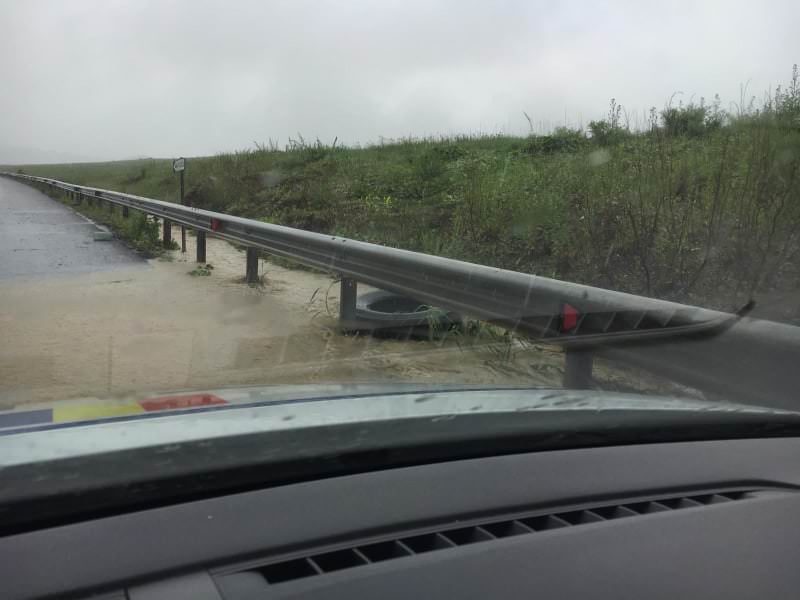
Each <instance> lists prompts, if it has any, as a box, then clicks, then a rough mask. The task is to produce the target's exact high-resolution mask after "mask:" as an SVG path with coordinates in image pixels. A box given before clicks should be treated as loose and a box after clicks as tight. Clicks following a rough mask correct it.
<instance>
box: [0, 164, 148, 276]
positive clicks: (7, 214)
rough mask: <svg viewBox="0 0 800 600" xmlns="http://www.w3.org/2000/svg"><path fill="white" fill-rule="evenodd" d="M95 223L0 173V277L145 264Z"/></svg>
mask: <svg viewBox="0 0 800 600" xmlns="http://www.w3.org/2000/svg"><path fill="white" fill-rule="evenodd" d="M96 231H97V227H96V226H95V225H94V224H93V223H92V222H90V221H88V220H87V219H85V218H84V217H82V216H81V215H79V214H77V213H74V212H73V211H71V210H70V209H69V208H67V207H66V206H64V205H62V204H61V203H59V202H56V201H55V200H52V199H51V198H48V197H47V196H45V195H44V194H42V193H41V192H39V191H38V190H35V189H33V188H32V187H30V186H27V185H25V184H23V183H19V182H17V181H14V180H11V179H8V178H6V177H0V280H3V279H10V278H14V277H25V276H49V275H59V274H68V273H87V272H93V271H102V270H107V269H113V268H116V267H121V266H134V265H137V264H139V265H146V264H147V263H146V262H145V261H144V260H142V259H141V258H140V257H139V256H137V255H136V254H135V253H134V252H132V251H131V250H129V249H128V248H127V247H125V246H124V245H123V244H121V243H119V242H117V241H107V242H95V241H94V239H93V234H94V233H95V232H96Z"/></svg>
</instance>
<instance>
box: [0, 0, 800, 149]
mask: <svg viewBox="0 0 800 600" xmlns="http://www.w3.org/2000/svg"><path fill="white" fill-rule="evenodd" d="M798 23H800V1H798V0H775V1H766V2H760V3H756V2H753V1H752V0H747V1H738V0H720V1H707V2H704V1H703V0H693V1H687V2H684V1H672V0H660V1H657V2H650V1H649V0H632V1H613V2H612V1H609V2H578V1H561V0H551V1H549V2H540V1H538V0H513V1H512V0H509V1H501V0H492V1H488V0H487V1H485V2H473V1H470V0H442V1H437V0H423V1H416V0H397V1H394V0H386V1H380V0H372V1H356V0H351V1H328V2H323V1H321V0H320V1H317V2H310V1H301V0H287V1H285V2H279V1H266V0H258V1H252V2H249V1H248V2H240V1H236V0H228V1H202V0H176V1H168V0H158V1H145V0H128V1H121V0H70V1H66V0H19V1H13V0H0V150H2V149H3V148H5V153H6V154H8V152H19V153H20V155H21V154H22V152H23V150H19V149H28V150H30V149H35V150H37V151H40V152H41V151H46V152H47V153H62V154H61V156H74V157H82V158H87V159H119V158H129V157H134V156H161V157H170V156H177V155H187V156H192V155H203V154H213V153H215V152H219V151H225V150H235V149H241V148H245V147H253V142H254V141H258V142H266V141H267V140H268V139H269V138H272V139H273V140H278V141H279V142H280V144H281V145H283V144H285V143H286V142H287V140H288V138H289V137H290V136H291V137H296V134H297V132H300V133H302V135H303V136H304V137H305V138H306V139H314V138H315V137H319V138H320V139H321V140H322V141H324V142H326V143H330V142H332V141H333V139H334V138H335V137H338V138H339V140H340V141H344V142H346V143H349V144H353V143H362V144H365V143H370V142H375V141H377V140H379V138H380V137H381V136H383V137H384V138H396V137H399V136H407V135H414V136H424V135H432V134H434V135H435V134H455V133H476V132H483V133H495V132H505V133H525V132H526V131H527V129H528V123H527V121H526V120H525V117H524V115H523V111H525V112H527V113H528V114H529V115H530V116H531V118H532V119H533V120H534V122H535V125H536V127H537V128H539V127H544V128H547V127H551V126H553V125H559V124H563V122H564V120H565V119H566V121H567V123H569V124H570V125H575V126H577V125H580V124H582V123H583V124H586V123H587V122H588V121H589V120H590V119H593V118H598V117H602V116H603V114H604V113H605V112H606V110H607V106H608V101H609V99H610V98H611V97H615V98H617V100H618V101H619V102H621V103H622V104H623V105H624V106H625V107H627V108H628V109H629V110H630V112H631V114H638V115H641V114H642V112H643V111H646V110H647V108H649V107H650V106H653V105H655V106H658V107H663V105H664V104H665V103H666V102H667V101H668V100H669V98H670V96H671V95H672V94H673V93H674V92H683V95H682V96H678V97H677V98H683V99H684V100H688V99H689V98H691V97H692V95H694V97H695V99H698V98H699V97H700V96H705V97H706V98H711V97H712V96H713V95H714V94H715V93H719V94H720V95H721V96H722V98H723V100H724V101H725V103H726V106H727V103H728V102H729V101H738V100H739V96H740V85H741V84H743V83H746V82H748V81H749V90H750V92H751V93H755V94H758V95H759V96H761V94H762V92H763V91H764V90H766V89H767V88H769V87H770V86H774V85H775V84H778V83H781V82H784V83H785V82H786V81H787V80H788V79H789V76H790V73H791V67H792V64H793V63H794V62H798V61H800V36H799V35H798ZM9 149H12V150H9ZM28 150H26V151H28ZM2 159H3V158H2V157H0V160H2ZM5 160H9V159H8V158H6V159H5Z"/></svg>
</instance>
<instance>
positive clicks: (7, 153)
mask: <svg viewBox="0 0 800 600" xmlns="http://www.w3.org/2000/svg"><path fill="white" fill-rule="evenodd" d="M92 160H93V159H92V157H88V156H82V155H80V154H72V153H70V152H58V151H55V150H42V149H41V148H30V147H21V146H0V165H43V164H54V163H74V162H91V161H92Z"/></svg>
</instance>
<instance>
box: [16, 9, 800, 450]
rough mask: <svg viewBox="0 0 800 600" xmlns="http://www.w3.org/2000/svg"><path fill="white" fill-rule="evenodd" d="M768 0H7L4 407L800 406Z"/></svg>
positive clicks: (337, 411) (783, 140)
mask: <svg viewBox="0 0 800 600" xmlns="http://www.w3.org/2000/svg"><path fill="white" fill-rule="evenodd" d="M770 6H771V7H770V8H769V9H768V10H757V11H754V10H753V7H752V6H751V5H750V4H746V3H742V2H734V3H730V2H725V3H701V4H697V3H692V4H690V3H684V2H680V3H677V4H675V3H670V4H668V5H664V3H654V2H639V3H635V4H631V3H628V2H604V3H595V4H591V5H589V4H583V3H574V2H566V3H555V4H554V3H542V2H500V3H494V2H492V3H488V2H487V3H464V2H451V1H441V2H401V3H398V2H381V3H366V2H357V1H352V2H349V1H345V2H330V3H312V2H291V3H286V2H238V1H237V2H228V3H223V2H203V3H197V2H188V1H182V0H179V1H176V2H170V3H166V4H164V3H152V2H113V3H109V2H105V1H99V0H98V1H95V0H81V1H79V2H69V3H64V2H57V1H44V2H28V3H21V2H11V1H3V0H0V81H2V88H3V93H2V94H0V165H2V166H0V171H1V172H2V173H3V176H2V177H0V258H2V260H0V332H2V334H1V335H0V339H2V346H1V347H0V432H2V431H4V430H9V431H11V430H13V431H15V432H20V431H27V430H29V429H30V430H33V429H35V430H39V429H41V428H42V427H45V428H49V427H51V426H56V425H68V424H83V425H87V426H88V425H89V424H92V425H102V424H103V423H104V422H106V420H109V422H113V423H116V427H120V425H119V424H120V423H123V424H127V425H125V426H124V427H123V430H124V428H125V427H128V426H130V427H133V426H134V425H133V424H135V423H143V422H144V421H145V417H147V416H148V415H153V414H158V415H167V414H170V415H172V414H182V415H187V414H191V415H194V417H193V418H197V419H202V418H203V415H207V416H208V418H209V419H210V420H208V421H204V423H206V424H207V425H208V427H207V428H206V429H203V431H205V432H206V433H205V435H207V436H211V437H213V436H214V435H215V432H216V434H217V435H222V434H223V433H224V434H225V435H233V433H236V432H240V430H239V429H236V428H234V429H229V428H226V427H224V426H223V425H222V424H221V423H220V422H219V421H218V420H213V419H211V417H210V415H212V414H217V415H218V414H221V413H220V410H222V409H223V408H226V407H230V406H234V405H236V406H238V405H248V406H253V405H258V406H262V407H263V406H270V405H271V404H270V403H273V404H274V403H281V402H284V403H286V402H292V403H294V404H291V406H298V407H299V406H301V405H302V406H310V403H308V402H306V403H305V404H303V402H302V401H303V400H304V399H305V400H308V399H309V398H311V397H313V398H317V399H319V398H324V399H327V401H329V404H330V405H329V406H328V405H326V408H325V409H324V410H322V409H320V411H319V412H318V413H313V415H312V416H309V415H310V414H311V413H303V414H302V415H301V414H300V413H299V412H295V411H294V409H292V410H290V411H289V412H286V413H284V412H280V413H278V412H272V413H270V415H271V416H270V417H269V418H266V417H265V418H266V420H265V421H264V423H266V422H269V423H272V425H271V427H273V428H274V429H285V428H287V427H296V428H299V427H301V426H310V424H314V425H315V426H316V425H321V424H343V423H350V422H352V421H353V419H354V416H353V415H354V414H355V415H360V416H358V419H356V420H369V419H378V416H376V413H374V412H372V411H370V410H366V409H361V408H354V407H353V405H350V404H347V403H346V402H340V403H338V404H337V400H336V399H341V398H350V399H352V398H363V397H369V396H376V395H379V396H382V397H386V396H387V395H391V394H400V393H403V394H405V393H410V392H412V391H413V392H414V393H419V394H421V396H420V397H421V398H423V400H420V401H419V402H410V403H409V404H408V407H406V408H407V410H405V409H404V411H401V413H393V412H391V411H389V412H381V411H378V413H380V419H381V420H387V419H388V420H390V421H391V419H398V420H399V419H401V418H406V417H409V418H410V417H414V416H415V415H416V416H426V417H434V416H435V415H436V414H445V415H447V414H454V413H459V414H460V413H462V412H464V413H466V412H469V411H470V410H474V412H475V413H481V414H482V413H483V412H485V411H486V410H487V409H496V410H497V411H501V412H502V411H515V410H523V409H524V410H529V409H530V410H533V409H535V408H536V407H538V408H539V409H545V408H547V409H548V410H553V409H555V408H558V404H557V403H556V404H555V405H554V404H553V403H552V400H553V398H552V397H551V398H550V401H548V400H547V397H545V398H541V397H540V396H536V398H538V400H537V401H536V402H533V401H525V400H523V399H521V398H522V396H520V397H515V399H509V398H508V397H506V396H503V398H504V400H503V401H502V402H501V401H500V400H498V399H497V398H496V396H493V395H492V393H495V392H492V393H488V392H486V395H485V397H483V399H480V398H476V397H475V396H474V395H472V394H474V393H479V392H481V390H484V391H486V390H495V391H496V390H502V389H505V390H509V389H513V390H538V391H537V393H538V394H540V395H544V396H546V392H544V391H542V390H550V391H553V390H555V391H559V392H561V391H564V390H567V391H569V392H579V393H580V395H579V396H570V397H569V400H568V401H569V403H571V404H570V408H571V409H575V408H578V409H580V408H581V407H584V408H586V407H591V409H592V410H595V409H597V406H598V405H597V404H596V403H597V402H601V401H602V402H611V404H610V405H609V404H604V405H603V406H606V407H608V406H612V405H613V407H615V408H614V410H618V409H619V410H622V408H620V407H624V409H625V410H628V409H630V408H631V407H633V406H639V407H645V408H646V407H648V406H649V407H655V406H658V407H661V408H663V407H665V406H666V407H668V408H669V407H672V408H675V406H676V405H674V404H670V403H669V402H673V401H675V399H678V400H684V401H688V404H683V405H681V406H683V407H686V406H690V407H695V408H696V407H697V406H698V405H697V404H695V403H701V405H702V403H708V404H707V405H703V406H715V407H719V406H721V405H735V406H750V407H766V408H772V409H784V410H795V409H796V408H797V403H796V401H795V396H796V389H797V386H798V383H800V381H799V380H798V377H797V368H796V365H797V358H798V355H800V329H798V326H800V304H799V303H798V301H797V299H798V282H799V281H800V278H799V277H800V72H798V67H797V64H795V63H796V62H797V60H798V56H797V42H796V23H797V22H798V19H800V8H798V4H797V3H796V2H789V1H776V2H774V3H770ZM309 386H313V387H309ZM454 390H469V391H470V393H469V394H466V393H464V394H463V395H461V396H458V398H462V400H460V404H459V401H457V400H454V397H453V396H452V395H448V396H447V401H446V402H444V401H441V402H435V403H434V404H431V405H426V404H425V397H426V396H425V395H426V394H432V395H433V396H436V395H437V394H445V393H447V394H452V392H453V391H454ZM532 397H533V396H528V398H529V399H530V398H532ZM493 398H495V400H494V402H495V404H492V402H493V400H492V399H493ZM623 398H624V402H623ZM667 398H669V399H672V400H670V401H669V402H667V401H666V400H665V399H667ZM609 399H611V400H609ZM576 402H577V403H578V404H577V405H576V404H575V403H576ZM580 402H585V404H580ZM593 403H594V404H593ZM404 406H405V405H404ZM348 407H349V408H348ZM415 407H416V408H415ZM423 407H425V408H423ZM432 407H433V408H432ZM474 407H477V408H474ZM531 407H533V408H531ZM281 410H283V409H281ZM297 410H298V411H299V410H300V409H299V408H298V409H297ZM307 410H312V409H311V408H307ZM313 410H317V409H313ZM597 410H599V409H597ZM687 410H688V409H687ZM693 410H694V408H693ZM697 410H698V411H699V410H700V409H697ZM415 411H416V412H415ZM226 414H227V413H226ZM312 417H313V418H312ZM620 418H621V417H620ZM568 422H569V421H559V422H558V423H559V424H558V425H554V426H556V427H564V425H563V423H568ZM262 425H263V423H262ZM154 427H155V426H154ZM37 428H38V429H37ZM217 428H218V429H217ZM48 430H49V429H48ZM108 431H111V430H110V429H109V430H108ZM114 431H118V429H115V430H114ZM176 431H180V428H169V427H166V428H161V429H158V432H159V433H158V434H156V429H153V430H152V440H156V441H159V442H166V441H169V439H170V438H171V436H172V437H174V436H177V435H178V434H177V433H176ZM231 432H233V433H231ZM440 433H441V432H440ZM440 433H437V434H436V435H439V434H440ZM142 435H144V434H142ZM431 435H434V434H433V433H431ZM159 436H160V437H159ZM79 438H80V436H79V435H78V436H77V437H75V438H73V441H71V442H70V441H65V442H63V444H65V445H59V446H58V450H57V451H56V450H53V449H52V448H50V449H48V451H47V452H46V453H45V454H46V456H47V457H49V458H53V457H57V456H60V455H62V454H63V453H66V452H68V451H69V448H70V446H69V444H75V447H76V448H77V447H78V446H80V444H79V442H78V439H79ZM110 438H111V434H109V436H108V437H107V439H110ZM31 439H32V438H31ZM65 439H66V438H65ZM176 439H177V438H176ZM93 443H94V442H93ZM59 444H61V442H59ZM25 447H26V446H25V444H23V445H22V446H21V448H23V450H20V449H19V447H16V448H17V449H16V450H15V451H14V452H15V454H14V456H15V457H16V458H15V459H14V460H15V461H17V462H24V453H25V450H24V448H25ZM87 451H88V450H87ZM19 452H22V456H21V455H20V454H19ZM54 453H55V454H54ZM60 453H61V454H60ZM8 456H11V454H9V455H8ZM31 456H33V455H31ZM8 460H11V459H10V458H9V459H8Z"/></svg>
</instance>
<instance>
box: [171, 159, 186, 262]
mask: <svg viewBox="0 0 800 600" xmlns="http://www.w3.org/2000/svg"><path fill="white" fill-rule="evenodd" d="M172 170H173V171H174V172H176V173H180V176H181V204H185V203H184V201H183V174H184V172H185V171H186V159H185V158H176V159H175V160H173V161H172ZM181 252H186V227H184V226H183V225H181Z"/></svg>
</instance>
